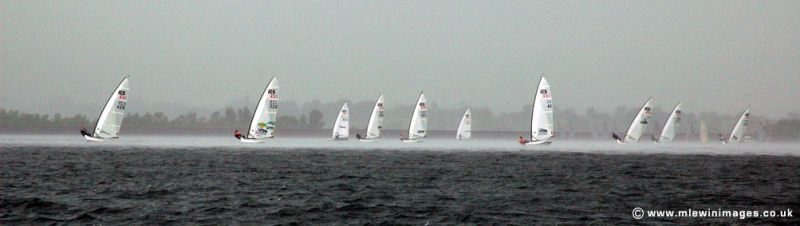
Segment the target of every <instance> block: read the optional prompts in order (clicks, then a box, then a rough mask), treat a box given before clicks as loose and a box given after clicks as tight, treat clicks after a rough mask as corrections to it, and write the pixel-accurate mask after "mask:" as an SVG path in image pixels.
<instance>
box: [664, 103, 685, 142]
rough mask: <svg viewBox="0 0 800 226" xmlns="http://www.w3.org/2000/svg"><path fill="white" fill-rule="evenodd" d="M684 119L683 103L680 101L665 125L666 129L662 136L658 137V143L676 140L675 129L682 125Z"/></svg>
mask: <svg viewBox="0 0 800 226" xmlns="http://www.w3.org/2000/svg"><path fill="white" fill-rule="evenodd" d="M682 117H683V115H682V112H681V102H680V101H678V104H677V105H675V109H673V110H672V113H671V114H669V118H667V123H666V124H664V129H662V130H661V136H659V137H658V142H662V143H664V142H672V141H674V140H675V128H676V127H678V125H679V124H680V123H681V118H682Z"/></svg>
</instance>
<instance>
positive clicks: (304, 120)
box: [297, 114, 308, 129]
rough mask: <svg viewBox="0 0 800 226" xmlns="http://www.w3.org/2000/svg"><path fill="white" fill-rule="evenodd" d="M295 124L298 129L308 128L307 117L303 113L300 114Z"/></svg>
mask: <svg viewBox="0 0 800 226" xmlns="http://www.w3.org/2000/svg"><path fill="white" fill-rule="evenodd" d="M297 124H298V125H297V128H298V129H308V118H306V115H305V114H301V115H300V118H299V119H297Z"/></svg>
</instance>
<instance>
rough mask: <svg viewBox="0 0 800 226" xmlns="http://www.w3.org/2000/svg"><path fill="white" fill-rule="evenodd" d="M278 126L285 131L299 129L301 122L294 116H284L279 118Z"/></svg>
mask: <svg viewBox="0 0 800 226" xmlns="http://www.w3.org/2000/svg"><path fill="white" fill-rule="evenodd" d="M278 126H280V127H281V128H283V129H298V128H300V122H299V121H298V120H297V118H295V117H294V116H291V115H282V116H279V117H278Z"/></svg>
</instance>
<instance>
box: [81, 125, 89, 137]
mask: <svg viewBox="0 0 800 226" xmlns="http://www.w3.org/2000/svg"><path fill="white" fill-rule="evenodd" d="M90 135H91V134H89V132H87V131H86V126H81V136H90Z"/></svg>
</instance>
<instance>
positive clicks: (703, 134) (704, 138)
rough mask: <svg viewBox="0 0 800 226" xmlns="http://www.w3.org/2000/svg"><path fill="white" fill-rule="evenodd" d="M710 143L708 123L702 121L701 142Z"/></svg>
mask: <svg viewBox="0 0 800 226" xmlns="http://www.w3.org/2000/svg"><path fill="white" fill-rule="evenodd" d="M706 141H708V128H706V122H705V121H703V120H700V142H701V143H705V142H706Z"/></svg>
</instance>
